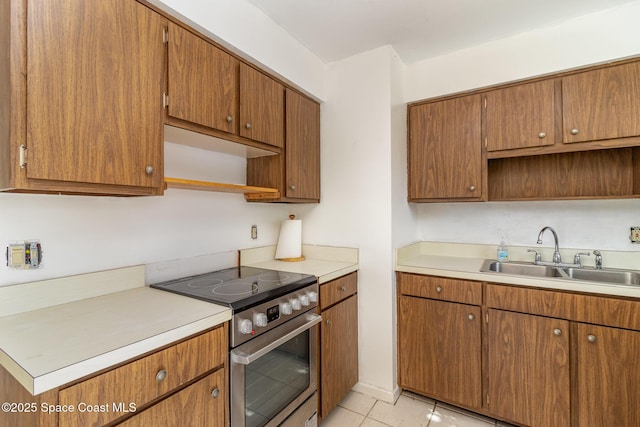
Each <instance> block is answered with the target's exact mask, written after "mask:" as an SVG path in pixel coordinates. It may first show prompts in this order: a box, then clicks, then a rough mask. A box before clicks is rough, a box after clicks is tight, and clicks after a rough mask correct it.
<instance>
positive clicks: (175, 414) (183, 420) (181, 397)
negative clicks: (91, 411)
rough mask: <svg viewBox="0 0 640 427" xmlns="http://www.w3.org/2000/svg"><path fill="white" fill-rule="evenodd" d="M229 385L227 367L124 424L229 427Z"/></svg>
mask: <svg viewBox="0 0 640 427" xmlns="http://www.w3.org/2000/svg"><path fill="white" fill-rule="evenodd" d="M226 390H227V385H226V383H225V375H224V370H223V369H218V370H217V371H215V372H213V373H212V374H209V375H207V376H206V377H205V378H203V379H201V380H199V381H197V382H196V383H194V384H192V385H190V386H188V387H186V388H184V389H183V390H180V391H179V392H177V393H175V394H173V395H171V396H170V397H168V398H166V399H164V400H162V401H160V402H159V403H157V404H155V405H153V406H151V407H150V408H149V409H147V410H145V411H142V412H141V413H139V414H136V415H135V416H133V417H131V418H129V419H127V420H126V421H125V422H123V423H122V424H119V425H120V426H128V427H137V426H189V427H223V426H225V425H226V424H225V406H226V405H227V392H226Z"/></svg>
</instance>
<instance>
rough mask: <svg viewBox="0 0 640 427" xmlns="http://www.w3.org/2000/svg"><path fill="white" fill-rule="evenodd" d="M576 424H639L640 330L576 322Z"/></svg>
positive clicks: (597, 425)
mask: <svg viewBox="0 0 640 427" xmlns="http://www.w3.org/2000/svg"><path fill="white" fill-rule="evenodd" d="M575 331H576V333H575V336H574V341H575V346H574V348H575V352H576V363H575V369H576V371H577V372H576V377H577V384H576V389H575V392H574V395H573V396H574V402H575V403H574V408H575V413H576V417H575V418H576V420H575V423H574V426H594V427H606V426H637V425H640V405H638V402H639V401H640V358H639V357H638V354H640V332H637V331H629V330H624V329H618V328H608V327H603V326H594V325H589V324H584V323H578V324H576V329H575Z"/></svg>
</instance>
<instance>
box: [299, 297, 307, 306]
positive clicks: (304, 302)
mask: <svg viewBox="0 0 640 427" xmlns="http://www.w3.org/2000/svg"><path fill="white" fill-rule="evenodd" d="M300 303H302V305H303V306H305V307H306V306H308V305H309V295H302V296H301V297H300Z"/></svg>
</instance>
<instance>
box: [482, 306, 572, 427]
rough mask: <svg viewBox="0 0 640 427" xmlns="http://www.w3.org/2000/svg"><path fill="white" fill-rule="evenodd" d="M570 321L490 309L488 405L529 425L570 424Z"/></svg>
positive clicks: (505, 416) (488, 328) (505, 417)
mask: <svg viewBox="0 0 640 427" xmlns="http://www.w3.org/2000/svg"><path fill="white" fill-rule="evenodd" d="M569 335H570V334H569V322H568V321H565V320H559V319H551V318H547V317H540V316H532V315H528V314H520V313H511V312H507V311H501V310H494V309H490V310H489V311H488V324H487V361H488V366H487V377H488V379H489V386H488V392H487V407H488V408H489V411H490V412H491V413H492V414H494V415H495V416H497V417H499V418H501V419H505V420H508V421H511V422H516V423H519V424H522V425H526V426H554V427H562V426H569V425H570V370H569Z"/></svg>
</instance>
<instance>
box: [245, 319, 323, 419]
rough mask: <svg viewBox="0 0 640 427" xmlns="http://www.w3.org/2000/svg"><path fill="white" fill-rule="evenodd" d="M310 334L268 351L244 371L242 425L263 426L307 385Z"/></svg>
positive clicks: (308, 379) (298, 336)
mask: <svg viewBox="0 0 640 427" xmlns="http://www.w3.org/2000/svg"><path fill="white" fill-rule="evenodd" d="M309 363H310V359H309V331H305V332H303V333H301V334H299V335H297V336H296V337H295V338H292V339H291V340H289V341H287V342H286V343H284V344H282V345H281V346H280V347H277V348H275V349H273V350H271V351H270V352H269V353H267V354H265V355H264V356H262V357H261V358H259V359H257V360H256V361H254V362H252V363H250V364H248V365H247V366H246V370H245V393H246V394H245V396H246V398H245V399H246V400H245V424H246V426H247V427H258V426H263V425H265V424H266V423H267V422H269V420H270V419H272V418H273V417H274V416H275V415H277V414H278V413H279V412H280V411H281V410H282V409H283V408H284V407H285V406H287V405H288V404H289V403H290V402H292V401H293V400H294V399H295V398H296V397H297V396H298V395H299V394H301V393H302V392H304V391H305V390H306V389H307V388H308V387H309V384H310V379H311V377H310V366H309Z"/></svg>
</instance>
